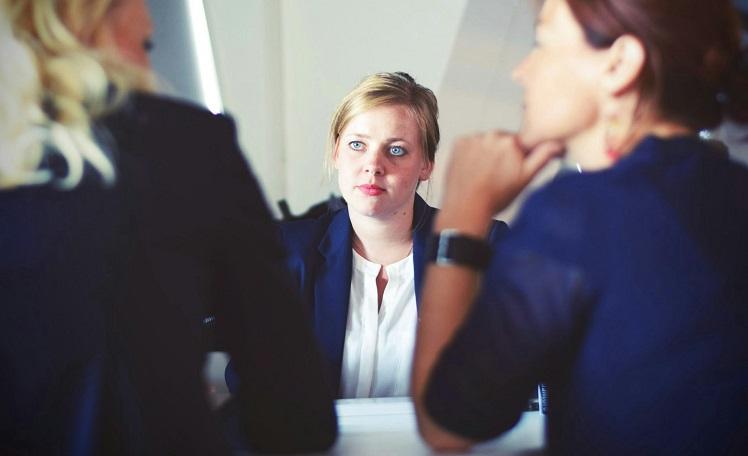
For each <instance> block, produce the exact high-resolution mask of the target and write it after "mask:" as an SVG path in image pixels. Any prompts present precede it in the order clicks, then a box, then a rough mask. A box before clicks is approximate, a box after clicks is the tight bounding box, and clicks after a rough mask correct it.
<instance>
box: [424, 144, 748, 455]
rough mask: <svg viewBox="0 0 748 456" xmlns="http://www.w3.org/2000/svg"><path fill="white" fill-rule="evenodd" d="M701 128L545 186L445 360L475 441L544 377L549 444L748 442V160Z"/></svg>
mask: <svg viewBox="0 0 748 456" xmlns="http://www.w3.org/2000/svg"><path fill="white" fill-rule="evenodd" d="M721 155H722V154H721V153H715V151H714V150H712V148H711V146H710V145H709V144H708V143H705V142H703V141H700V140H699V139H698V138H696V137H679V138H672V139H667V140H665V139H658V138H656V137H648V138H646V139H644V140H643V141H642V142H641V143H640V144H639V145H638V146H637V147H636V148H635V149H634V150H633V151H632V152H631V153H630V154H629V155H627V156H626V157H624V158H622V159H621V160H620V161H619V162H618V163H616V165H615V166H613V167H612V168H609V169H606V170H602V171H597V172H589V173H581V174H580V173H567V174H564V175H563V176H560V177H558V178H557V179H555V180H554V181H553V182H551V183H550V184H548V186H546V187H545V188H543V189H541V190H539V191H538V192H536V193H535V194H533V195H532V196H531V197H530V198H529V199H528V200H527V203H526V204H525V205H524V207H523V209H522V212H521V213H520V215H519V217H518V218H517V220H516V222H515V223H514V225H513V227H512V230H511V233H510V234H509V235H508V236H507V237H506V239H504V241H502V243H501V247H500V248H499V249H498V250H497V251H496V252H495V254H494V256H493V258H492V262H491V265H490V266H489V268H488V269H487V270H486V273H485V274H484V276H483V282H482V283H483V287H484V291H483V295H482V297H481V298H482V300H477V301H476V304H478V303H480V304H481V305H480V306H477V305H476V306H473V308H472V310H471V312H470V314H469V316H468V317H467V318H466V320H465V323H464V324H463V325H462V327H461V328H460V330H459V331H457V333H456V334H455V335H454V337H453V339H452V341H451V342H450V344H449V345H448V346H447V347H445V349H444V352H443V353H442V355H441V357H440V359H439V362H438V363H437V364H436V365H435V366H434V370H433V375H432V378H431V381H430V384H429V385H428V387H427V392H426V397H425V405H426V408H427V410H428V411H429V413H430V415H431V416H432V418H433V419H434V420H436V422H437V423H439V424H440V425H441V426H444V427H445V428H446V429H449V430H451V431H452V432H457V433H458V434H460V435H464V436H467V437H469V438H473V439H476V440H483V439H488V438H492V437H494V436H496V435H498V434H500V433H501V432H503V431H505V430H507V429H509V428H510V427H511V426H513V425H514V423H516V422H517V420H518V419H519V417H520V416H521V413H522V412H523V411H524V410H525V407H526V403H527V402H526V400H525V398H526V397H527V396H528V395H529V394H530V392H531V391H532V390H533V389H534V388H535V385H536V384H537V383H538V382H539V381H544V382H545V383H547V385H548V392H549V394H548V398H549V410H548V425H547V427H546V432H547V434H548V435H547V440H546V442H547V444H548V449H549V454H561V455H566V454H573V455H601V454H604V455H632V454H637V455H642V454H656V455H684V454H688V455H707V454H721V455H726V454H735V455H737V454H741V455H743V454H748V305H747V304H748V275H747V273H748V242H746V239H745V237H746V233H748V198H746V195H748V169H746V168H745V167H743V166H740V165H737V164H735V163H733V162H730V161H729V160H727V159H725V158H724V157H722V156H721Z"/></svg>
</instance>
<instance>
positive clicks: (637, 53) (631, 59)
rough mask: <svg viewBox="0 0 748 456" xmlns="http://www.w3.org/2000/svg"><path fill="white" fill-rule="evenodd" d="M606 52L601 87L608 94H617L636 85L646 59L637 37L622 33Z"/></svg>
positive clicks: (644, 50)
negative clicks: (606, 57) (606, 56)
mask: <svg viewBox="0 0 748 456" xmlns="http://www.w3.org/2000/svg"><path fill="white" fill-rule="evenodd" d="M607 53H608V59H607V61H606V64H605V65H606V66H605V69H604V70H605V71H604V72H603V77H602V87H603V89H604V90H605V91H606V92H607V93H608V94H609V95H613V96H618V95H621V94H623V93H625V92H626V91H628V90H629V89H631V88H632V87H635V86H636V82H637V81H638V80H639V76H640V75H641V72H642V70H643V69H644V64H645V62H646V60H647V51H646V49H645V48H644V44H643V43H642V42H641V40H639V38H637V37H635V36H633V35H622V36H620V37H618V39H616V40H615V42H614V43H613V45H612V46H610V48H609V49H608V51H607Z"/></svg>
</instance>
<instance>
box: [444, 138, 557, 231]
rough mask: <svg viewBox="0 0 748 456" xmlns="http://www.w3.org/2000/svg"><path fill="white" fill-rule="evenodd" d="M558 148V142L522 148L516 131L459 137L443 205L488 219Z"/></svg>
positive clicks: (508, 202) (516, 193) (514, 194)
mask: <svg viewBox="0 0 748 456" xmlns="http://www.w3.org/2000/svg"><path fill="white" fill-rule="evenodd" d="M561 151H562V145H561V144H560V143H557V142H545V143H541V144H539V145H538V146H536V147H534V148H532V149H529V150H528V149H524V148H523V147H522V145H521V144H520V142H519V140H518V138H517V136H516V135H514V134H511V133H506V132H501V131H491V132H487V133H480V134H476V135H472V136H466V137H462V138H460V139H458V140H457V142H456V143H455V145H454V148H453V151H452V157H451V162H450V164H449V167H448V169H447V180H446V191H445V197H444V202H443V205H442V209H443V210H454V211H455V212H456V213H461V214H462V215H467V214H471V215H473V216H477V217H486V218H487V219H490V218H491V217H492V216H493V215H494V214H496V213H497V212H499V211H501V210H503V209H505V208H506V207H507V206H508V205H509V204H510V203H511V202H512V201H513V200H514V198H516V197H517V195H518V194H519V193H520V192H521V191H522V189H524V188H525V187H526V186H527V184H529V183H530V181H531V180H532V178H533V177H535V175H536V174H537V173H538V171H540V170H541V169H542V168H543V166H545V164H546V163H548V161H549V160H550V159H551V158H553V157H554V156H556V155H558V154H559V153H560V152H561Z"/></svg>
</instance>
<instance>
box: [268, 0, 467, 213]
mask: <svg viewBox="0 0 748 456" xmlns="http://www.w3.org/2000/svg"><path fill="white" fill-rule="evenodd" d="M466 3H467V2H466V1H465V0H459V1H458V0H409V1H401V0H378V1H350V0H326V1H322V0H320V1H303V0H286V1H283V2H282V5H283V8H282V17H283V24H282V28H283V46H284V53H283V68H284V74H283V78H284V79H283V80H284V85H285V99H284V102H285V109H284V113H285V125H286V147H287V155H286V156H287V159H288V162H287V165H286V184H287V187H286V188H287V191H288V200H289V203H290V205H291V208H292V210H293V211H296V212H298V211H301V210H303V209H305V208H306V207H307V206H308V205H309V204H310V203H312V202H316V201H320V200H322V199H324V198H326V197H327V195H328V194H329V192H330V191H331V190H336V189H337V186H336V185H335V184H334V183H333V184H329V183H327V182H326V180H325V179H324V177H325V176H324V173H323V172H322V161H323V156H324V152H325V147H326V142H327V131H328V128H329V123H330V119H331V117H332V114H333V111H334V110H335V108H336V106H337V104H338V103H339V101H340V100H341V99H342V98H343V96H344V95H345V94H346V93H347V92H348V91H349V90H350V89H352V88H353V87H354V86H355V85H356V84H357V83H358V81H360V80H361V79H362V78H363V77H364V76H365V75H367V74H370V73H374V72H379V71H405V72H408V73H409V74H411V75H412V76H413V77H414V78H415V79H416V80H417V81H418V82H420V83H421V84H423V85H425V86H427V87H429V88H431V89H432V90H434V91H435V92H436V93H437V96H438V92H439V87H440V84H441V81H442V79H443V77H444V73H445V71H446V68H447V62H448V60H449V57H450V55H451V52H452V47H453V42H454V40H455V37H456V35H457V33H458V30H459V25H460V23H461V18H462V14H463V10H464V8H465V6H466Z"/></svg>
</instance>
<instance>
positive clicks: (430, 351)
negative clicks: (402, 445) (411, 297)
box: [412, 207, 491, 449]
mask: <svg viewBox="0 0 748 456" xmlns="http://www.w3.org/2000/svg"><path fill="white" fill-rule="evenodd" d="M466 211H471V212H472V213H467V212H466ZM490 223H491V217H490V215H486V214H485V213H480V212H478V211H475V210H474V209H473V210H471V209H469V208H467V209H464V210H459V209H457V208H455V209H454V210H452V209H450V208H449V207H445V208H444V209H443V210H442V212H440V214H439V215H438V216H437V219H436V221H435V224H434V230H435V232H439V231H441V230H443V229H447V228H454V229H457V230H459V231H460V232H461V233H464V234H468V235H471V236H475V237H484V236H485V235H486V232H487V231H488V228H489V226H490ZM480 279H481V273H480V272H479V271H477V270H475V269H472V268H470V267H466V266H459V265H448V266H441V265H435V264H431V265H429V266H428V267H427V269H426V277H425V281H424V287H423V295H422V302H421V308H420V310H419V324H418V335H417V342H416V352H415V356H414V361H413V376H412V393H413V400H414V404H415V408H416V414H417V417H418V425H419V429H420V432H421V434H422V436H423V437H424V439H425V440H426V441H427V442H428V443H429V444H430V445H431V446H433V447H435V448H438V449H457V448H464V447H467V446H469V445H470V444H471V443H472V442H471V441H469V440H467V439H464V438H462V437H460V436H457V435H454V434H451V433H450V432H448V431H446V430H444V429H442V428H440V427H439V426H438V425H437V424H436V423H434V422H433V421H432V420H431V418H430V416H429V415H428V413H427V411H426V409H425V406H424V402H423V399H424V394H425V390H426V387H427V385H428V382H429V379H430V376H431V372H432V371H433V367H434V365H435V364H436V362H437V360H438V359H439V356H440V355H441V353H442V351H443V350H444V347H445V346H446V345H447V344H448V343H449V341H450V340H451V339H452V338H453V336H454V334H455V333H456V332H457V330H458V329H459V328H460V326H461V325H462V323H463V321H464V320H465V318H466V316H467V314H468V312H469V311H470V308H471V307H472V303H473V301H474V299H475V297H476V294H477V292H478V287H479V283H480Z"/></svg>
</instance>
